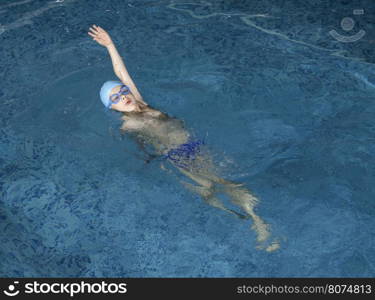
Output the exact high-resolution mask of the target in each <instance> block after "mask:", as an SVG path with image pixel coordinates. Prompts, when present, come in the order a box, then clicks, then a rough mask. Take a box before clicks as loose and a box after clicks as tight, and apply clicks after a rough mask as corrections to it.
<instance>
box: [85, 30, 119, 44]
mask: <svg viewBox="0 0 375 300" xmlns="http://www.w3.org/2000/svg"><path fill="white" fill-rule="evenodd" d="M89 30H90V31H89V32H88V34H89V36H91V37H92V39H93V40H94V41H96V42H97V43H98V44H99V45H102V46H104V47H108V46H109V45H110V44H112V43H113V42H112V40H111V37H110V36H109V34H108V33H107V31H105V30H104V29H103V28H101V27H100V26H96V25H92V26H91V27H90V29H89Z"/></svg>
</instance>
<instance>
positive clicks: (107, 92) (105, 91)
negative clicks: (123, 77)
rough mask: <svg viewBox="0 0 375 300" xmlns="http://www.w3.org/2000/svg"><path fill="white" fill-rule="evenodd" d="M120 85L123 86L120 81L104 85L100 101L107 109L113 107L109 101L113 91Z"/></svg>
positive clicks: (107, 82) (108, 82)
mask: <svg viewBox="0 0 375 300" xmlns="http://www.w3.org/2000/svg"><path fill="white" fill-rule="evenodd" d="M118 85H122V83H121V82H120V81H111V80H110V81H106V82H104V84H103V85H102V88H101V89H100V99H101V100H102V102H103V104H104V106H105V107H107V108H110V107H111V100H110V99H109V95H110V94H111V90H112V89H113V88H114V87H115V86H118Z"/></svg>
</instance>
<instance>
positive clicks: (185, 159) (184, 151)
mask: <svg viewBox="0 0 375 300" xmlns="http://www.w3.org/2000/svg"><path fill="white" fill-rule="evenodd" d="M203 144H204V141H203V140H191V141H189V142H187V143H185V144H181V145H179V146H178V147H177V148H173V149H171V150H169V151H168V153H167V154H165V155H163V158H165V159H168V160H170V161H171V162H172V163H173V164H174V165H176V166H177V167H180V168H183V169H186V168H188V167H189V165H191V164H192V162H193V161H194V159H195V157H196V155H197V154H198V153H199V152H200V150H201V147H200V146H201V145H203Z"/></svg>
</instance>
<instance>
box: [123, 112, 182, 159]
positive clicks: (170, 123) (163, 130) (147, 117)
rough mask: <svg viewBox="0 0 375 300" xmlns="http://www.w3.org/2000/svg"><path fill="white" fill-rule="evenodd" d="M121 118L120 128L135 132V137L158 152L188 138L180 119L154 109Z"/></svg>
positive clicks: (164, 150) (162, 152) (160, 152)
mask: <svg viewBox="0 0 375 300" xmlns="http://www.w3.org/2000/svg"><path fill="white" fill-rule="evenodd" d="M122 120H124V123H123V125H122V127H121V129H122V130H124V131H125V132H132V133H134V134H136V136H137V138H139V139H141V140H142V141H144V142H146V143H148V144H151V145H152V146H154V147H155V150H156V151H157V152H158V153H159V154H165V153H166V152H168V151H169V150H170V149H173V148H176V147H177V146H179V145H181V144H184V143H186V142H187V141H188V139H189V133H188V132H187V131H186V130H185V129H184V127H183V123H182V121H180V120H177V119H174V118H171V117H168V116H167V115H165V114H163V113H162V112H159V111H157V110H154V109H152V110H149V111H146V112H143V113H134V114H127V115H124V116H123V117H122Z"/></svg>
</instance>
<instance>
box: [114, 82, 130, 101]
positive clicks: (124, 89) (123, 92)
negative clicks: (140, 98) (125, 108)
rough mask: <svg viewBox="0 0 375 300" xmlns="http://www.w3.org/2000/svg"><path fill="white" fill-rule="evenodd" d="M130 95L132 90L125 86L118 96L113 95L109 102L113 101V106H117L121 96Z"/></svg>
mask: <svg viewBox="0 0 375 300" xmlns="http://www.w3.org/2000/svg"><path fill="white" fill-rule="evenodd" d="M129 93H130V89H129V87H128V86H127V85H125V84H123V85H122V86H121V88H120V91H119V92H118V93H116V94H112V95H111V96H110V97H109V100H111V102H112V104H117V103H119V101H120V100H121V98H120V96H121V95H127V94H129Z"/></svg>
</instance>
